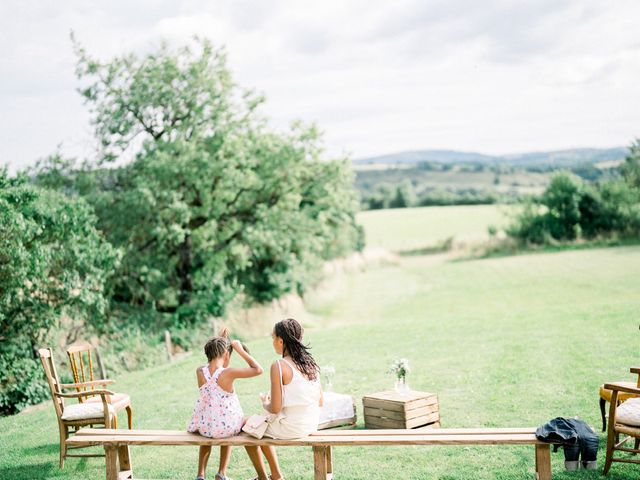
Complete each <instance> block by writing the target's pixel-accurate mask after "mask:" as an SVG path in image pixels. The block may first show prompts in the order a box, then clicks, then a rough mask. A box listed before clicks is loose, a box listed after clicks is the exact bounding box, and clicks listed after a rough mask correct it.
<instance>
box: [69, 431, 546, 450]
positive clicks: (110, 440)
mask: <svg viewBox="0 0 640 480" xmlns="http://www.w3.org/2000/svg"><path fill="white" fill-rule="evenodd" d="M540 443H542V442H540V441H539V440H538V439H536V437H535V435H532V434H513V433H512V434H490V435H385V436H380V435H370V436H365V435H354V436H346V435H345V436H326V437H324V436H313V437H305V438H300V439H295V440H274V439H270V438H263V439H260V440H258V439H256V438H252V437H249V436H237V437H230V438H207V437H201V436H200V435H192V434H182V435H162V436H153V435H147V436H138V435H80V436H75V437H72V438H70V439H69V440H67V445H114V446H119V445H212V446H220V445H231V446H243V445H273V446H301V447H302V446H305V447H309V446H338V445H339V446H350V445H351V446H358V445H537V444H540Z"/></svg>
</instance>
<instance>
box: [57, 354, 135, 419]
mask: <svg viewBox="0 0 640 480" xmlns="http://www.w3.org/2000/svg"><path fill="white" fill-rule="evenodd" d="M91 350H92V347H91V345H89V344H82V345H72V346H71V347H69V348H68V349H67V355H68V356H69V364H70V366H71V373H72V374H73V380H74V382H75V383H76V384H85V385H87V386H83V387H77V391H78V392H83V393H85V394H86V395H85V396H83V397H80V398H79V399H78V400H79V401H80V402H81V403H82V402H87V403H96V402H100V398H99V397H98V396H96V395H94V393H93V389H94V388H95V385H96V384H93V383H92V382H95V381H96V379H95V375H94V373H93V367H94V361H93V357H92V355H91ZM99 370H100V374H101V377H104V370H103V369H102V367H100V368H99ZM100 381H102V382H107V383H102V385H107V384H110V383H114V380H107V379H104V378H103V379H101V380H100ZM86 382H88V383H86ZM97 385H100V384H99V383H98V384H97ZM109 403H111V405H113V406H114V408H115V409H116V413H117V412H120V411H122V410H126V411H127V424H128V426H129V430H131V428H132V423H133V408H132V406H131V397H129V395H127V394H126V393H114V394H113V395H112V396H111V398H110V399H109ZM115 422H116V427H114V428H117V426H118V417H117V416H116V418H115Z"/></svg>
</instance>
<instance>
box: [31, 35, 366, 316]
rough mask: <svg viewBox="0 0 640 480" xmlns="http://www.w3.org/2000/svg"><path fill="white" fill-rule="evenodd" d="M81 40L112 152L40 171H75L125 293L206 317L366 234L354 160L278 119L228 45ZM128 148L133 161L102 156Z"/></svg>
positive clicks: (90, 98)
mask: <svg viewBox="0 0 640 480" xmlns="http://www.w3.org/2000/svg"><path fill="white" fill-rule="evenodd" d="M75 49H76V53H77V55H78V67H77V73H78V77H79V79H80V80H81V81H82V83H83V85H84V86H83V88H82V89H81V91H82V93H83V96H84V97H85V100H86V102H87V104H88V105H89V108H90V110H91V113H92V116H93V124H94V126H95V134H96V137H97V139H98V141H99V144H100V146H101V153H100V158H99V161H98V162H97V163H98V164H97V165H96V166H95V167H94V168H86V167H85V168H83V169H75V170H74V169H71V170H70V169H69V168H67V167H68V165H67V164H66V163H65V162H64V161H61V160H60V159H57V158H53V159H51V160H50V161H49V162H48V164H46V165H43V168H42V169H41V170H40V171H39V172H37V175H36V181H37V182H43V184H45V185H48V186H51V187H59V186H63V187H64V188H67V183H65V182H66V181H67V179H70V178H72V179H73V185H74V187H73V190H74V192H75V193H76V194H78V195H81V196H82V197H84V198H85V199H86V200H87V201H88V202H89V203H90V204H91V205H92V206H93V207H94V208H95V211H96V214H97V216H98V219H99V228H100V229H101V230H102V231H103V232H105V235H106V236H107V238H108V239H109V241H110V242H111V243H112V244H114V245H117V246H118V247H120V248H122V250H123V252H124V256H123V260H122V263H121V266H120V268H119V269H118V271H117V272H116V275H115V276H114V279H113V292H114V296H113V299H114V301H115V302H118V303H120V304H128V305H136V306H140V307H145V308H151V309H155V310H156V311H158V312H163V313H167V312H168V313H171V314H173V319H174V323H175V325H176V326H180V325H186V324H194V323H197V322H201V321H204V319H205V318H207V317H209V316H211V315H215V316H219V315H222V314H224V312H225V308H226V307H227V305H228V304H229V302H230V301H231V300H232V299H233V298H234V297H235V296H236V295H238V294H239V293H242V294H243V295H245V296H246V297H247V298H248V299H249V300H255V301H258V302H264V301H269V300H272V299H275V298H278V297H280V296H282V295H283V294H285V293H287V292H292V291H293V292H300V293H303V292H304V291H305V290H306V288H307V286H308V285H309V284H310V283H311V282H313V281H315V280H316V279H317V275H318V272H320V271H321V269H320V268H319V266H320V264H321V262H322V261H323V260H325V259H329V258H333V257H336V256H339V255H343V254H345V253H347V252H349V251H351V250H353V249H354V248H357V247H358V246H359V245H360V246H361V245H362V232H361V230H360V229H358V228H357V227H356V225H355V210H356V208H357V198H356V195H355V192H354V190H353V188H352V183H353V178H352V176H351V173H350V170H349V168H348V164H347V162H346V160H326V159H324V158H323V156H322V144H321V139H320V135H319V133H318V131H317V129H316V128H315V127H313V126H304V125H302V124H299V123H296V124H294V125H293V126H292V128H291V129H290V130H289V131H288V132H284V133H281V132H275V131H273V130H272V129H270V128H269V126H268V122H267V120H266V119H265V118H263V117H262V116H261V115H260V114H259V113H258V110H257V108H258V107H259V105H260V104H261V103H262V99H261V98H260V97H258V96H256V95H255V94H252V93H251V92H247V91H245V90H242V89H240V88H239V87H238V86H237V85H236V84H235V83H234V82H233V80H232V78H231V74H230V72H229V70H228V69H227V66H226V57H225V54H224V52H223V51H221V50H216V49H214V48H213V47H212V45H211V44H210V43H209V42H207V41H200V40H199V41H197V42H196V47H194V48H191V47H184V48H181V49H179V50H178V51H177V52H173V51H171V50H170V49H169V48H168V47H167V46H165V45H163V46H161V47H160V48H159V49H158V51H156V52H153V53H150V54H147V55H144V56H142V57H138V56H135V55H126V56H122V57H117V58H114V59H112V60H111V61H109V62H107V63H102V62H99V61H97V60H95V59H93V58H91V57H90V56H89V55H88V54H87V52H86V51H85V50H84V49H83V48H82V47H81V46H80V45H78V44H77V43H75ZM123 157H129V158H133V161H132V162H130V163H128V164H125V165H124V166H121V167H117V168H113V167H112V168H105V167H104V166H105V165H107V164H108V163H109V162H112V161H114V160H116V159H122V158H123ZM61 179H62V180H61Z"/></svg>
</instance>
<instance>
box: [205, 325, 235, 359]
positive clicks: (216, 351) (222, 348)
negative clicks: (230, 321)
mask: <svg viewBox="0 0 640 480" xmlns="http://www.w3.org/2000/svg"><path fill="white" fill-rule="evenodd" d="M225 352H229V353H230V352H231V340H229V329H228V328H227V327H222V328H221V329H220V330H219V332H218V335H217V336H216V337H211V338H210V339H209V340H208V341H207V343H206V344H205V346H204V354H205V355H206V356H207V360H208V361H211V360H213V359H216V358H219V357H221V356H223V355H224V354H225Z"/></svg>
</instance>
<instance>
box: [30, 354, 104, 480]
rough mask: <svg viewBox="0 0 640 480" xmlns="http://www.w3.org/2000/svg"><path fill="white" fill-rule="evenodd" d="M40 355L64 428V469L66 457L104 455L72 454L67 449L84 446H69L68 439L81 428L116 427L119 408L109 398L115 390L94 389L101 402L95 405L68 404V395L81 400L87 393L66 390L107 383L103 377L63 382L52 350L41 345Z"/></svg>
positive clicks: (60, 427) (61, 458) (62, 447)
mask: <svg viewBox="0 0 640 480" xmlns="http://www.w3.org/2000/svg"><path fill="white" fill-rule="evenodd" d="M38 354H39V356H40V361H41V362H42V366H43V367H44V372H45V374H46V376H47V383H48V384H49V389H50V390H51V399H52V400H53V406H54V408H55V411H56V417H57V418H58V429H59V430H60V468H64V460H65V458H66V457H103V456H104V455H101V454H92V453H84V454H83V453H79V454H75V455H71V454H68V453H67V448H80V447H67V444H66V441H67V439H68V438H69V436H70V434H72V433H75V432H76V431H77V430H78V428H79V427H83V426H87V425H89V426H91V425H103V426H104V427H105V428H115V419H116V411H115V409H114V407H113V405H110V404H109V400H108V398H109V396H110V395H113V392H111V391H109V390H106V389H93V390H91V395H95V396H96V398H97V399H98V401H97V402H94V403H93V404H86V403H84V404H82V403H77V404H71V405H65V403H64V399H65V398H78V399H80V398H82V397H86V396H87V394H86V393H84V392H82V391H80V392H73V393H63V392H62V391H63V390H68V389H77V388H88V387H96V386H98V385H105V382H104V381H103V380H94V381H92V382H84V383H82V384H77V383H72V384H63V383H60V379H59V377H58V372H57V370H56V366H55V363H54V361H53V355H52V353H51V349H50V348H41V349H40V350H38ZM107 383H108V382H107Z"/></svg>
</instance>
